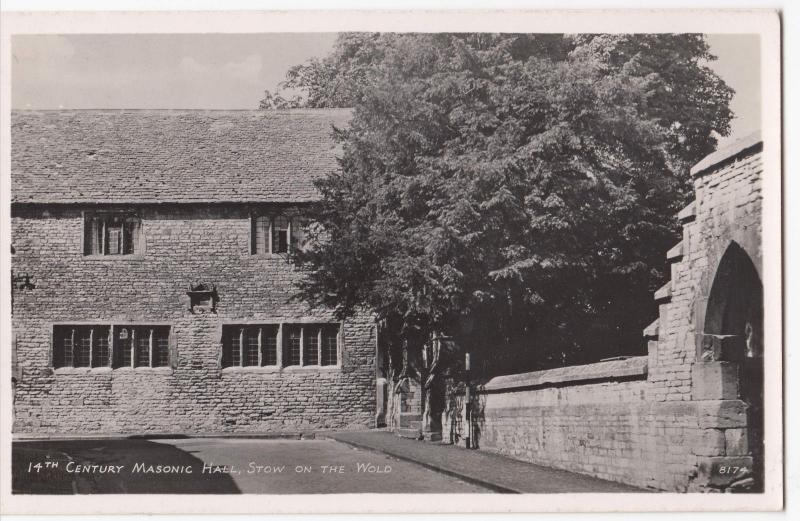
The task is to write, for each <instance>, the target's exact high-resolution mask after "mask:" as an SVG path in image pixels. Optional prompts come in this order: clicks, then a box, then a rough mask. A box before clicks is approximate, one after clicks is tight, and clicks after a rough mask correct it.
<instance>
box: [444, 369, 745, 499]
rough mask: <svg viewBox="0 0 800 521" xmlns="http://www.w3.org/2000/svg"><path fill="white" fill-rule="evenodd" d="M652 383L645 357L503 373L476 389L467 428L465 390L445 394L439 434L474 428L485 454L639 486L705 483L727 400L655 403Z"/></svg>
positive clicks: (720, 446) (461, 435) (680, 487)
mask: <svg viewBox="0 0 800 521" xmlns="http://www.w3.org/2000/svg"><path fill="white" fill-rule="evenodd" d="M647 385H648V382H647V357H635V358H628V359H625V360H615V361H609V362H600V363H596V364H589V365H583V366H575V367H564V368H558V369H551V370H547V371H536V372H532V373H524V374H517V375H508V376H500V377H496V378H494V379H492V380H490V381H488V382H486V384H484V385H482V386H477V388H476V397H475V399H474V401H473V409H474V410H473V430H472V432H471V433H468V432H466V426H467V425H468V424H467V421H466V417H465V415H466V407H464V400H463V394H462V393H460V392H456V393H454V394H452V395H451V396H450V397H449V398H450V399H449V400H448V407H447V410H446V411H445V415H444V416H445V422H444V425H443V434H444V437H445V439H447V438H448V435H449V437H450V440H451V441H452V442H455V443H461V444H463V443H464V442H465V438H466V437H467V436H469V435H470V434H471V435H472V439H471V443H473V446H477V447H478V448H480V449H481V450H487V451H491V452H496V453H499V454H503V455H507V456H510V457H513V458H516V459H520V460H524V461H529V462H532V463H537V464H541V465H546V466H550V467H556V468H561V469H565V470H570V471H573V472H580V473H583V474H590V475H593V476H597V477H600V478H604V479H608V480H612V481H618V482H621V483H627V484H631V485H636V486H640V487H648V488H653V489H659V490H670V491H687V490H699V489H701V488H703V487H704V486H705V485H707V474H708V473H709V472H710V469H703V468H701V467H703V466H704V465H705V466H707V462H708V461H709V457H713V456H716V455H718V454H720V450H723V451H724V449H725V436H722V437H721V438H720V433H721V432H722V431H720V430H719V429H717V428H711V427H719V426H718V425H717V423H718V418H719V417H720V415H721V414H722V413H723V412H724V411H722V410H721V408H725V405H726V403H727V402H721V401H718V400H709V401H680V402H677V401H673V402H668V401H661V402H653V401H649V400H648V399H647V396H646V388H647ZM739 403H741V402H738V401H735V402H733V401H732V402H731V403H728V405H736V404H739ZM731 412H732V413H733V415H734V416H735V415H737V414H739V413H737V412H736V411H731ZM706 420H707V421H706ZM706 423H709V425H706ZM712 424H713V425H712ZM733 442H734V443H735V440H733ZM700 474H705V475H703V476H700Z"/></svg>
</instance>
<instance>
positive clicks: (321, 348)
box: [283, 324, 339, 366]
mask: <svg viewBox="0 0 800 521" xmlns="http://www.w3.org/2000/svg"><path fill="white" fill-rule="evenodd" d="M285 327H286V331H287V334H286V335H285V336H284V346H283V349H284V363H283V365H284V366H334V365H337V364H338V363H339V326H338V325H336V324H287V325H286V326H285Z"/></svg>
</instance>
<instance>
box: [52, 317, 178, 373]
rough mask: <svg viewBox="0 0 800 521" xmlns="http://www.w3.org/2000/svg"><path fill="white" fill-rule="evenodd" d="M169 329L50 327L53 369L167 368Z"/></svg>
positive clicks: (98, 325) (133, 326) (112, 326)
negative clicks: (51, 329) (51, 330)
mask: <svg viewBox="0 0 800 521" xmlns="http://www.w3.org/2000/svg"><path fill="white" fill-rule="evenodd" d="M169 333H170V327H169V326H162V325H147V326H141V325H107V324H97V325H84V324H80V325H57V326H53V367H55V368H62V367H113V368H121V367H169V365H170V353H169V350H170V349H169V347H170V343H169Z"/></svg>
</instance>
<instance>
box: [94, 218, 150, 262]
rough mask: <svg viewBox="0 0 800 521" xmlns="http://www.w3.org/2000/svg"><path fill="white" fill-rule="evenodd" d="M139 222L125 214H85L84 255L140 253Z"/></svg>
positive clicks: (137, 219)
mask: <svg viewBox="0 0 800 521" xmlns="http://www.w3.org/2000/svg"><path fill="white" fill-rule="evenodd" d="M141 228H142V226H141V221H140V220H139V218H138V217H136V216H134V215H131V214H125V213H96V214H87V215H86V217H85V220H84V229H83V253H84V255H133V254H137V253H141V241H140V239H141Z"/></svg>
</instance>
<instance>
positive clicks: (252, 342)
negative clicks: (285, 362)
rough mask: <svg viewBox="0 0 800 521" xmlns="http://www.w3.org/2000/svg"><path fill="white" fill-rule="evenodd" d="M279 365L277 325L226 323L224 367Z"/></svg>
mask: <svg viewBox="0 0 800 521" xmlns="http://www.w3.org/2000/svg"><path fill="white" fill-rule="evenodd" d="M277 365H278V326H277V325H275V324H254V325H225V326H223V327H222V367H264V366H277Z"/></svg>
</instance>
